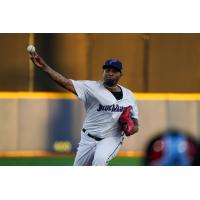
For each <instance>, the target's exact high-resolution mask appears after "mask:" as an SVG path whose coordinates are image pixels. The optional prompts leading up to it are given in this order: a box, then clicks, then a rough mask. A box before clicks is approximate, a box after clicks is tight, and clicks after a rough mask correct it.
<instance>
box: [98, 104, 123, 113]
mask: <svg viewBox="0 0 200 200" xmlns="http://www.w3.org/2000/svg"><path fill="white" fill-rule="evenodd" d="M123 110H124V107H123V106H119V105H118V104H116V105H115V104H112V105H101V104H99V108H98V109H97V111H111V112H122V111H123Z"/></svg>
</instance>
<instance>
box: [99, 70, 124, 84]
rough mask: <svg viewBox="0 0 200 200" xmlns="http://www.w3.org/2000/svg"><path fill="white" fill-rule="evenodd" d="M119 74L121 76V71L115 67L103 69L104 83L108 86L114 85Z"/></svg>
mask: <svg viewBox="0 0 200 200" xmlns="http://www.w3.org/2000/svg"><path fill="white" fill-rule="evenodd" d="M121 76H122V75H121V72H119V71H118V70H117V69H115V68H108V69H104V72H103V80H104V84H105V85H107V86H109V87H112V86H115V85H117V83H118V81H119V79H120V78H121Z"/></svg>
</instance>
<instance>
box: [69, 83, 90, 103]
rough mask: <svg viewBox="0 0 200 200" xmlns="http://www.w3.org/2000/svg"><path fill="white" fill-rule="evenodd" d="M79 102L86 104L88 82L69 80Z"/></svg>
mask: <svg viewBox="0 0 200 200" xmlns="http://www.w3.org/2000/svg"><path fill="white" fill-rule="evenodd" d="M71 81H72V83H73V85H74V88H75V90H76V93H77V96H78V98H79V99H80V100H82V101H84V102H86V100H87V97H88V81H75V80H71Z"/></svg>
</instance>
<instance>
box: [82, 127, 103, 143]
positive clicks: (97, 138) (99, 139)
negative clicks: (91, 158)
mask: <svg viewBox="0 0 200 200" xmlns="http://www.w3.org/2000/svg"><path fill="white" fill-rule="evenodd" d="M82 131H83V132H84V133H86V129H84V128H83V129H82ZM87 135H88V136H89V137H91V138H93V139H95V140H96V141H101V140H103V138H99V137H96V136H94V135H91V134H90V133H87Z"/></svg>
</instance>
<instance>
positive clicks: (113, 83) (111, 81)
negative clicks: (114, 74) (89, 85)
mask: <svg viewBox="0 0 200 200" xmlns="http://www.w3.org/2000/svg"><path fill="white" fill-rule="evenodd" d="M104 84H105V85H107V86H109V87H112V86H114V85H116V83H115V81H113V80H106V81H104Z"/></svg>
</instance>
